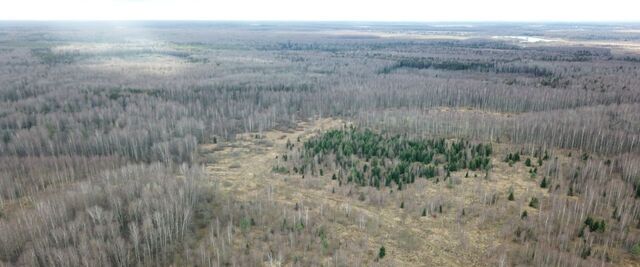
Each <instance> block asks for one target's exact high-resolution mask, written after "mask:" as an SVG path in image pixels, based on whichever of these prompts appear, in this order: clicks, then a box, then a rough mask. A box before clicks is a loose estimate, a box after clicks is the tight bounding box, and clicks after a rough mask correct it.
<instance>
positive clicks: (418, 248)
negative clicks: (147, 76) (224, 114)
mask: <svg viewBox="0 0 640 267" xmlns="http://www.w3.org/2000/svg"><path fill="white" fill-rule="evenodd" d="M345 124H346V123H345V122H344V121H341V120H336V119H319V120H316V121H313V122H302V123H300V124H299V125H298V126H297V127H296V128H295V129H292V130H289V131H269V132H264V133H262V134H261V135H260V136H259V137H256V135H255V134H252V135H240V136H238V138H236V140H235V141H232V142H229V143H225V144H224V145H221V144H207V145H202V146H201V147H200V153H201V156H202V158H203V159H204V160H205V161H206V164H205V165H206V170H207V173H208V175H210V176H211V177H212V179H215V180H217V181H218V182H219V187H220V190H221V191H222V192H224V193H228V194H230V195H233V196H234V197H235V198H236V199H238V200H240V201H252V200H255V199H258V198H265V197H270V198H273V200H274V201H276V202H280V203H282V204H283V205H288V206H291V205H296V203H304V205H305V207H308V208H309V211H310V212H312V213H313V214H315V215H314V216H316V218H320V220H323V224H325V225H327V226H328V230H329V231H328V232H329V233H330V234H329V236H330V239H333V240H334V241H336V240H337V241H336V242H340V243H345V242H349V241H352V242H354V243H357V242H360V243H364V245H363V246H365V247H366V254H365V255H367V259H366V260H364V262H363V264H364V265H372V264H374V261H373V260H374V259H375V258H376V255H377V254H378V249H379V248H380V246H382V245H384V247H385V249H386V255H387V257H385V258H384V260H383V261H381V262H380V264H381V265H391V266H425V265H426V266H487V265H493V264H492V263H495V262H499V261H500V258H501V257H504V256H505V255H504V254H502V253H504V251H505V249H503V247H502V246H505V245H508V244H505V243H504V242H505V240H508V239H506V238H505V235H509V234H510V233H503V232H504V231H503V229H504V227H503V226H504V225H505V224H506V223H508V222H509V221H511V220H517V219H519V218H520V214H521V213H522V211H523V210H527V211H528V213H529V216H535V215H536V214H537V210H535V209H532V208H530V207H528V203H529V200H530V198H531V197H532V196H537V197H539V198H540V197H543V196H544V195H546V194H547V193H546V192H545V190H544V189H541V188H540V187H539V186H538V183H539V181H538V180H537V179H533V178H531V177H530V174H529V173H528V168H526V167H525V166H524V165H523V164H522V162H520V163H517V164H516V165H514V166H513V167H510V166H508V164H507V163H504V162H503V161H502V160H501V159H500V158H499V157H502V156H501V155H502V154H503V153H502V152H504V151H501V150H505V149H507V148H504V147H503V146H504V145H499V144H498V145H494V148H495V149H496V150H497V153H494V155H495V156H494V158H493V159H492V162H493V164H494V167H493V170H492V171H491V172H490V174H489V176H488V177H487V176H486V175H485V173H484V172H471V171H470V172H469V173H468V176H469V177H468V178H465V175H466V174H467V173H466V171H459V172H455V173H452V174H451V175H452V177H451V178H450V179H449V180H448V181H447V182H444V181H442V182H439V183H436V182H434V181H432V180H426V179H420V180H418V181H416V182H415V183H414V184H412V185H409V186H407V188H406V189H404V190H402V191H396V190H392V189H389V188H383V189H381V190H377V189H375V188H358V187H353V186H351V185H349V186H344V185H343V186H341V187H338V184H337V182H336V181H332V180H331V178H330V177H331V173H324V177H309V176H308V177H306V178H302V177H301V175H298V174H279V173H275V172H273V171H272V167H273V166H276V165H277V164H279V163H281V162H280V160H282V159H281V158H282V157H279V156H281V155H282V154H284V153H286V152H287V148H286V143H287V140H289V141H290V142H292V143H293V144H294V146H295V147H296V148H297V147H298V146H299V145H301V144H302V142H304V140H306V139H308V138H310V137H312V136H313V135H315V134H317V133H319V132H321V131H325V130H328V129H332V128H339V127H341V126H343V125H345ZM298 140H300V141H298ZM294 149H295V148H294ZM509 149H511V148H509ZM505 151H506V150H505ZM510 188H512V190H513V192H514V194H515V196H516V197H515V198H516V199H515V201H508V200H507V196H508V192H509V189H510ZM333 190H335V192H334V191H333ZM354 191H355V192H354ZM265 192H271V196H265ZM356 192H357V193H356ZM365 192H366V194H365ZM362 195H365V196H366V198H367V199H366V200H365V199H362V198H363V197H362ZM358 196H360V197H358ZM401 202H404V208H403V209H401V208H399V205H400V203H401ZM434 205H435V206H434ZM438 205H439V206H440V207H439V209H438ZM425 207H426V208H427V210H428V216H424V217H423V216H421V213H422V211H423V209H424V208H425ZM328 214H343V215H344V217H336V216H335V215H334V216H331V215H328ZM329 260H331V259H327V261H329Z"/></svg>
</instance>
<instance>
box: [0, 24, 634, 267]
mask: <svg viewBox="0 0 640 267" xmlns="http://www.w3.org/2000/svg"><path fill="white" fill-rule="evenodd" d="M356 26H357V25H356ZM356 26H354V25H350V24H344V25H343V24H336V25H333V24H330V23H327V24H323V23H310V24H287V23H274V24H272V25H269V24H265V25H249V24H243V23H207V22H200V23H193V24H189V23H182V22H175V23H169V22H157V23H140V24H135V25H126V27H114V26H112V25H106V24H100V23H87V25H80V24H69V25H66V24H59V25H58V24H55V23H54V24H52V25H49V24H46V23H11V22H2V23H0V266H263V265H273V266H277V265H286V266H372V265H373V266H377V265H379V266H393V265H403V263H405V264H409V265H421V263H422V264H426V263H429V262H432V263H437V262H436V261H430V260H432V259H420V258H419V257H417V258H416V259H413V258H411V259H398V255H399V253H400V252H398V250H406V251H409V252H413V251H419V250H421V249H422V247H420V244H423V241H421V240H419V238H416V237H413V238H412V237H411V235H410V234H406V235H400V236H401V237H402V238H403V239H402V240H405V239H406V240H413V241H412V242H404V241H398V242H397V243H398V244H396V243H389V242H388V243H382V241H380V243H371V242H378V241H377V240H382V239H377V238H378V237H379V236H383V235H384V234H383V233H385V232H386V231H392V230H393V229H392V228H388V227H387V226H386V225H385V221H384V220H383V219H380V218H377V217H376V215H375V214H376V212H369V213H366V212H364V211H365V210H366V207H374V209H373V211H377V212H378V213H379V214H382V213H383V211H384V212H387V213H391V212H392V213H393V214H394V215H395V214H400V215H399V216H400V217H399V218H401V219H399V220H400V221H409V222H416V223H422V222H424V225H425V226H424V227H427V226H426V225H427V224H428V222H429V220H431V221H437V220H449V219H450V221H443V223H441V224H440V225H443V227H445V226H446V227H449V228H447V229H453V230H451V233H453V234H451V235H448V237H451V238H454V239H457V241H456V242H459V243H456V244H457V245H456V247H452V251H453V250H456V251H460V252H455V253H464V252H465V251H466V250H467V249H468V248H474V246H476V247H479V248H481V249H479V250H478V251H480V252H478V253H483V254H482V255H484V256H482V257H480V256H478V257H475V256H473V257H472V256H469V257H468V258H466V257H462V256H461V257H460V259H461V260H468V261H467V262H466V263H469V264H473V265H486V266H617V265H625V264H626V265H638V264H640V79H639V78H638V77H640V54H638V53H637V50H630V49H624V45H625V44H628V43H633V42H637V41H638V40H640V37H639V35H638V34H637V33H634V32H632V31H630V32H624V31H617V30H616V29H618V28H617V27H630V28H632V27H633V26H628V25H623V26H608V25H599V26H590V27H588V29H587V30H585V31H575V30H572V28H571V27H569V26H568V25H564V26H563V25H546V26H544V27H529V26H527V25H520V24H516V25H490V24H487V25H480V26H478V27H473V28H466V27H462V26H460V27H456V26H451V27H450V28H447V32H449V33H460V34H462V36H466V37H468V38H462V39H454V38H451V39H448V38H444V37H443V38H442V39H437V38H415V36H414V35H413V34H415V33H416V32H418V33H420V34H424V35H425V36H428V35H429V34H432V33H434V32H439V31H441V29H440V27H436V26H429V25H421V24H416V25H413V24H410V25H394V24H392V25H384V24H380V25H378V24H376V25H374V26H372V27H371V28H366V29H364V30H363V29H361V28H354V27H356ZM354 29H359V30H358V32H357V34H354V33H352V32H353V31H355V30H354ZM381 33H393V35H390V36H387V35H384V34H381ZM519 35H527V36H544V37H546V38H552V39H553V38H566V40H569V41H567V42H565V43H558V42H549V43H546V42H542V43H522V42H518V41H516V40H513V39H509V38H495V37H496V36H498V37H500V36H519ZM599 41H601V42H600V43H598V42H599ZM605 41H606V42H620V44H622V45H620V46H607V45H602V43H605ZM636 44H637V43H636ZM318 118H334V119H340V120H342V121H344V122H348V123H344V124H342V125H341V126H340V127H338V128H336V129H332V130H327V131H324V132H321V133H318V134H317V135H314V136H311V137H309V138H306V139H299V140H295V139H294V140H287V142H286V145H284V146H283V147H282V153H279V154H278V155H277V157H276V159H273V161H274V164H273V165H269V166H268V168H269V170H271V172H270V174H269V175H273V176H277V177H279V179H284V180H283V181H286V184H289V185H290V186H300V188H303V187H304V188H312V189H314V190H324V191H323V192H324V194H326V195H330V196H335V198H339V199H340V200H341V201H342V200H343V199H348V200H349V201H353V203H355V204H350V203H352V202H348V203H345V204H343V205H342V206H339V208H335V207H333V208H332V207H330V206H324V205H321V204H319V203H304V202H303V201H293V202H286V201H284V200H282V199H283V198H285V197H280V198H278V195H277V194H278V193H279V191H278V189H277V188H273V186H272V185H271V184H262V185H260V186H261V187H259V190H258V191H256V192H258V193H256V196H255V197H252V198H251V199H247V198H241V197H239V196H237V195H234V194H233V193H230V191H225V190H227V189H222V188H221V186H222V187H224V184H225V181H224V179H220V178H219V177H216V176H215V175H211V174H210V173H207V169H206V166H209V165H210V164H215V161H216V160H215V159H213V160H211V159H208V158H207V157H205V156H203V155H204V153H203V146H204V145H215V146H216V147H219V148H220V149H223V148H225V147H232V146H233V145H234V144H235V142H237V141H238V139H239V138H238V136H240V135H242V134H247V133H249V134H251V135H254V136H255V138H254V139H255V140H257V141H254V142H260V138H261V135H263V134H264V133H266V132H270V131H274V130H279V131H291V129H295V127H296V126H297V125H298V123H300V122H303V121H304V122H310V121H313V120H315V119H318ZM262 142H263V143H265V142H266V141H262ZM282 142H284V140H282ZM216 153H217V152H215V151H214V152H212V155H214V156H215V155H216ZM512 176H513V177H515V176H517V177H524V178H522V179H524V180H523V181H525V182H526V185H527V186H521V185H523V184H525V182H523V183H516V182H506V181H509V179H510V178H509V177H512ZM282 177H284V178H282ZM522 179H521V180H522ZM503 185H504V186H503ZM465 186H467V187H466V188H465ZM429 190H433V191H429ZM456 190H459V191H456ZM433 192H435V193H433ZM447 192H449V193H447ZM453 192H457V193H453ZM416 196H419V197H416ZM420 220H423V221H420ZM341 227H342V228H341ZM398 227H400V226H398ZM343 228H348V229H352V228H353V229H356V230H354V231H359V232H360V233H361V235H360V236H359V238H353V239H344V238H343V236H340V235H338V234H336V229H343ZM422 230H424V229H422ZM427 230H428V229H427ZM476 230H477V231H480V232H481V233H487V235H491V238H494V239H491V240H494V241H495V240H498V241H499V242H490V241H491V240H489V239H487V240H489V241H487V240H485V239H483V240H477V239H471V238H469V237H468V236H470V235H471V233H474V231H476ZM342 231H344V230H342ZM393 231H395V230H393ZM482 231H485V232H482ZM430 235H437V232H436V230H433V232H432V233H431V234H430ZM394 238H395V237H394ZM372 240H373V241H372ZM385 240H386V239H385ZM474 242H485V243H486V244H487V245H482V246H480V244H473V243H474ZM485 243H483V244H485ZM488 244H491V245H488ZM403 246H404V247H403ZM465 248H467V249H465ZM468 250H469V251H471V249H468ZM403 253H404V252H403ZM407 253H408V252H407ZM416 253H418V252H416ZM443 253H445V254H446V253H453V252H451V251H447V252H443ZM416 255H419V254H416ZM474 255H476V254H474ZM453 258H455V257H453ZM394 260H402V261H394ZM404 260H406V261H407V262H405V261H404ZM462 263H465V262H459V264H462Z"/></svg>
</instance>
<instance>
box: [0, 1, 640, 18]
mask: <svg viewBox="0 0 640 267" xmlns="http://www.w3.org/2000/svg"><path fill="white" fill-rule="evenodd" d="M3 2H4V3H2V4H1V5H0V20H351V21H640V0H606V1H605V0H529V1H520V0H438V1H433V0H386V1H376V0H308V1H305V0H226V1H225V0H209V1H206V0H111V1H107V0H4V1H3Z"/></svg>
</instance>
